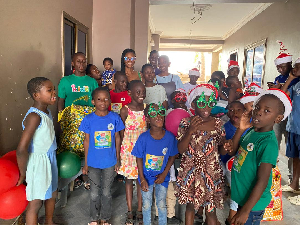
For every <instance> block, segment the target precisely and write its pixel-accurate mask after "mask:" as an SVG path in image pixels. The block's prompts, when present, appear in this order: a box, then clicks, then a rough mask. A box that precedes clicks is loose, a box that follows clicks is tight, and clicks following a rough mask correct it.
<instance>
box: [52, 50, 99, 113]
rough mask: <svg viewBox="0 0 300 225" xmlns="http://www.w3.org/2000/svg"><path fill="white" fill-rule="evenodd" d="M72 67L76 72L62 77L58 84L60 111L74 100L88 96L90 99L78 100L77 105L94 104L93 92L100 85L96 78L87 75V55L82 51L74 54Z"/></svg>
mask: <svg viewBox="0 0 300 225" xmlns="http://www.w3.org/2000/svg"><path fill="white" fill-rule="evenodd" d="M72 67H73V68H74V70H75V71H74V74H72V75H70V76H65V77H63V78H61V80H60V82H59V85H58V97H59V98H58V112H59V113H61V112H62V110H63V109H64V108H66V107H68V106H70V105H72V103H73V101H74V100H76V99H78V98H80V97H82V96H87V98H88V101H85V100H79V101H76V105H88V106H93V104H92V102H91V94H92V92H93V91H94V90H95V89H96V88H97V87H98V83H97V81H96V80H95V79H93V78H91V77H90V76H87V75H86V74H85V72H86V67H87V65H86V57H85V55H84V54H83V53H82V52H77V53H75V54H74V55H73V56H72Z"/></svg>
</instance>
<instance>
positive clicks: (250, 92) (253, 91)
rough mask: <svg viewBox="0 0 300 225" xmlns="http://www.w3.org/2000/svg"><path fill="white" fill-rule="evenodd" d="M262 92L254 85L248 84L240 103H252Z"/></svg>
mask: <svg viewBox="0 0 300 225" xmlns="http://www.w3.org/2000/svg"><path fill="white" fill-rule="evenodd" d="M262 91H263V89H262V88H261V87H260V86H259V85H257V84H256V83H251V84H249V86H248V87H246V88H245V91H244V96H243V97H241V98H240V102H241V103H243V104H246V103H248V102H254V101H255V99H256V97H257V96H258V95H259V94H260V93H261V92H262Z"/></svg>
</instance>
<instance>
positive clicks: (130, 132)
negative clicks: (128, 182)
mask: <svg viewBox="0 0 300 225" xmlns="http://www.w3.org/2000/svg"><path fill="white" fill-rule="evenodd" d="M125 107H126V108H127V109H128V116H127V119H126V121H125V132H124V138H123V142H122V145H121V153H120V154H121V167H120V169H119V171H118V173H119V174H121V175H123V176H124V177H126V178H127V179H137V178H138V168H137V164H136V158H135V156H133V155H131V151H132V149H133V147H134V145H135V142H136V141H137V139H138V137H139V136H140V134H141V133H144V132H145V131H146V130H147V126H146V121H145V115H144V111H131V110H130V108H129V107H128V106H127V105H126V106H125Z"/></svg>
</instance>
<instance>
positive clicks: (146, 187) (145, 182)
mask: <svg viewBox="0 0 300 225" xmlns="http://www.w3.org/2000/svg"><path fill="white" fill-rule="evenodd" d="M141 189H142V191H144V192H147V191H149V186H148V183H147V181H146V180H145V179H144V180H142V181H141Z"/></svg>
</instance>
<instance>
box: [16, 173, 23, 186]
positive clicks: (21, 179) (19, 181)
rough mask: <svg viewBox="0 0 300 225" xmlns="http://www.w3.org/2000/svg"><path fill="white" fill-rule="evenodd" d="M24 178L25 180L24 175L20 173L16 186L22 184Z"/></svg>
mask: <svg viewBox="0 0 300 225" xmlns="http://www.w3.org/2000/svg"><path fill="white" fill-rule="evenodd" d="M24 180H25V175H20V178H19V180H18V183H17V186H19V185H21V184H23V182H24Z"/></svg>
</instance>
